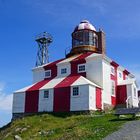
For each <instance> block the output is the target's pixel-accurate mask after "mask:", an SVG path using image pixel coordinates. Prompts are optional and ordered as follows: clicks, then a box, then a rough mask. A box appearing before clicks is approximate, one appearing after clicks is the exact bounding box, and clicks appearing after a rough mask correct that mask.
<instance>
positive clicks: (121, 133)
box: [103, 120, 140, 140]
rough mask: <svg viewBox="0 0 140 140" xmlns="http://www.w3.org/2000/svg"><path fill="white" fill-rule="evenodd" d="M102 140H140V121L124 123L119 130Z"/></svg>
mask: <svg viewBox="0 0 140 140" xmlns="http://www.w3.org/2000/svg"><path fill="white" fill-rule="evenodd" d="M103 140H140V120H138V121H131V122H128V123H126V124H125V125H124V126H123V127H122V128H121V129H120V130H118V131H116V132H114V133H112V134H111V135H108V136H107V137H106V138H104V139H103Z"/></svg>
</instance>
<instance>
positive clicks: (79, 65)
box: [78, 64, 86, 73]
mask: <svg viewBox="0 0 140 140" xmlns="http://www.w3.org/2000/svg"><path fill="white" fill-rule="evenodd" d="M81 66H84V67H85V69H84V70H79V69H80V67H81ZM82 72H86V64H78V73H82Z"/></svg>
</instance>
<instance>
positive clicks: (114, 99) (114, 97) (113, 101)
mask: <svg viewBox="0 0 140 140" xmlns="http://www.w3.org/2000/svg"><path fill="white" fill-rule="evenodd" d="M110 64H111V65H112V66H113V67H114V69H115V74H114V75H113V74H111V75H110V79H111V80H113V81H114V82H115V96H111V103H112V105H113V106H115V105H116V94H117V84H118V77H117V68H118V66H119V65H118V64H117V63H116V62H114V61H112V62H111V63H110Z"/></svg>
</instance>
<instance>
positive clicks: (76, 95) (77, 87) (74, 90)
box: [72, 86, 80, 97]
mask: <svg viewBox="0 0 140 140" xmlns="http://www.w3.org/2000/svg"><path fill="white" fill-rule="evenodd" d="M75 88H76V89H78V90H77V94H75V95H74V92H76V89H75ZM79 96H80V88H79V86H74V87H72V97H79Z"/></svg>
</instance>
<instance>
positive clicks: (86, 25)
mask: <svg viewBox="0 0 140 140" xmlns="http://www.w3.org/2000/svg"><path fill="white" fill-rule="evenodd" d="M83 29H87V30H92V31H96V29H95V27H94V26H93V25H92V24H91V23H90V22H89V21H88V20H82V21H81V22H80V23H79V25H77V26H76V27H75V29H74V32H76V31H78V30H83Z"/></svg>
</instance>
